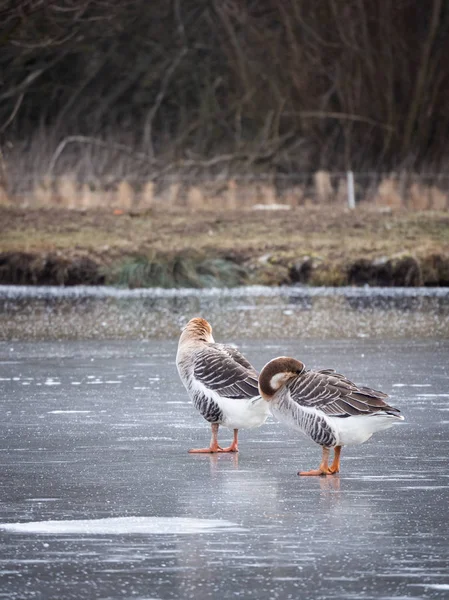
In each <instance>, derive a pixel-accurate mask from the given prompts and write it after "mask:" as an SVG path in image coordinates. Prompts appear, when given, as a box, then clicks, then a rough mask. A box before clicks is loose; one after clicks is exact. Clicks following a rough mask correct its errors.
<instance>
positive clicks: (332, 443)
mask: <svg viewBox="0 0 449 600" xmlns="http://www.w3.org/2000/svg"><path fill="white" fill-rule="evenodd" d="M259 391H260V394H261V396H262V398H264V400H266V401H267V402H268V404H269V405H270V409H271V412H272V414H273V416H274V417H276V418H277V419H278V420H280V421H283V422H284V423H286V424H288V425H291V426H293V427H295V428H296V429H299V430H300V431H301V432H302V433H304V434H305V435H306V436H308V437H309V438H310V439H312V440H313V441H314V442H316V443H317V444H319V445H320V446H322V449H323V455H322V460H321V464H320V466H319V467H318V469H313V470H311V471H302V472H299V473H298V475H330V474H333V473H338V472H339V470H340V452H341V448H342V446H346V445H351V444H362V443H363V442H366V440H368V439H369V438H370V437H371V436H372V435H373V433H376V431H381V430H383V429H388V428H389V427H391V426H392V425H393V424H394V423H395V422H397V421H402V420H403V419H404V417H402V416H401V415H400V414H399V412H400V411H399V410H398V409H397V408H393V407H392V406H389V405H388V404H387V403H386V402H385V399H386V398H388V396H387V394H384V393H383V392H379V391H376V390H372V389H371V388H368V387H361V386H358V385H356V384H355V383H353V382H352V381H349V379H347V378H346V377H344V376H343V375H340V374H339V373H336V372H335V371H334V370H332V369H325V370H322V371H312V370H308V369H306V367H305V366H304V364H303V363H302V362H301V361H299V360H295V359H294V358H289V357H285V356H281V357H279V358H275V359H273V360H271V361H270V362H269V363H267V364H266V365H265V366H264V368H263V369H262V371H261V373H260V376H259ZM331 448H334V460H333V462H332V464H331V465H330V466H329V453H330V449H331Z"/></svg>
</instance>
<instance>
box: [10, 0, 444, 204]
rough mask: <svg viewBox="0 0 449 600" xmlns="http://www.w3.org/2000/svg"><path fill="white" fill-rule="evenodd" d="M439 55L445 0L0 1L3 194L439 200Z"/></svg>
mask: <svg viewBox="0 0 449 600" xmlns="http://www.w3.org/2000/svg"><path fill="white" fill-rule="evenodd" d="M448 57H449V3H448V2H445V1H444V0H429V1H428V2H422V1H420V0H381V1H379V2H373V1H372V0H344V1H341V0H340V1H339V0H318V1H317V0H151V2H148V1H147V0H115V1H114V0H0V150H1V156H0V187H1V189H2V194H3V197H4V199H6V200H7V199H12V198H19V199H20V200H21V201H24V200H25V199H27V198H28V199H29V198H31V197H32V198H33V199H34V200H33V201H34V202H36V203H38V202H39V201H41V202H42V203H44V204H45V203H46V202H51V201H54V202H55V203H60V204H62V205H70V202H71V201H72V202H75V200H73V199H74V198H75V199H76V202H78V203H80V204H81V205H83V206H89V204H91V205H95V204H101V202H108V203H110V204H111V203H112V204H113V203H114V202H115V203H116V204H118V205H124V206H125V207H131V206H133V205H135V204H139V203H141V204H145V202H146V203H147V204H148V205H152V204H154V203H155V202H161V203H165V204H168V205H169V204H176V203H177V202H178V203H181V204H182V203H186V204H187V205H190V206H192V207H195V206H200V207H201V206H202V205H203V204H207V202H214V201H218V200H217V198H218V199H219V198H220V197H221V201H223V198H224V197H225V196H226V199H227V200H226V201H227V202H228V204H229V206H233V205H235V204H236V203H237V204H238V203H239V202H241V199H240V196H239V193H241V190H242V189H243V188H245V186H246V187H250V186H252V189H253V192H252V194H253V196H254V189H255V187H254V185H252V183H251V182H254V181H256V182H257V185H258V186H259V187H258V191H257V192H256V197H254V199H253V200H251V201H252V202H262V203H271V202H273V201H274V202H276V201H277V202H279V201H281V202H285V203H287V204H290V205H292V204H293V205H295V204H301V203H305V204H307V201H308V200H310V198H311V195H310V193H309V192H308V191H307V190H308V189H310V187H311V186H312V187H313V188H314V189H315V193H316V194H318V195H319V196H320V195H321V196H322V197H323V198H324V199H326V198H329V197H335V196H338V195H339V194H340V195H342V196H343V197H344V196H345V193H346V192H345V189H344V186H345V178H344V173H345V172H346V171H347V170H348V169H350V170H353V171H354V172H356V173H360V176H359V178H358V179H357V178H356V186H357V189H356V192H357V194H358V196H359V198H360V197H362V198H364V197H366V195H367V194H368V196H370V197H375V198H377V199H379V198H381V199H382V197H383V198H384V200H385V203H386V204H390V205H394V204H395V202H399V203H400V201H401V199H402V197H403V196H404V190H407V198H408V200H407V201H408V202H409V203H411V205H413V202H414V203H415V204H416V205H417V206H416V207H417V208H420V207H421V208H426V207H427V208H428V207H430V208H440V209H444V208H448V207H449V203H448V189H449V179H448V178H447V177H446V175H445V171H446V165H447V161H448V158H449V60H448ZM385 173H388V174H389V175H385ZM429 173H430V175H429ZM186 182H187V184H188V185H186ZM248 182H249V185H248V186H247V184H248ZM208 186H209V188H210V189H209V188H208ZM220 186H221V187H220ZM212 188H213V190H212ZM245 189H246V188H245ZM211 190H212V191H211ZM223 190H225V192H223ZM413 190H414V191H413ZM108 194H109V195H108ZM111 194H112V195H113V196H114V197H112V196H111ZM223 194H225V196H224V195H223ZM423 197H424V198H425V200H424V201H423V200H422V198H423ZM114 198H115V199H114ZM214 198H215V200H214ZM395 198H396V199H395ZM413 198H415V200H413ZM416 198H419V199H421V200H416ZM70 199H72V200H70ZM419 202H421V205H422V206H419Z"/></svg>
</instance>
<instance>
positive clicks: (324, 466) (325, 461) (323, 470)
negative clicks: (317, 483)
mask: <svg viewBox="0 0 449 600" xmlns="http://www.w3.org/2000/svg"><path fill="white" fill-rule="evenodd" d="M329 452H330V451H329V448H325V447H324V446H323V456H322V458H321V464H320V466H319V467H318V469H312V470H311V471H299V473H298V475H309V476H311V475H329V473H330V471H329Z"/></svg>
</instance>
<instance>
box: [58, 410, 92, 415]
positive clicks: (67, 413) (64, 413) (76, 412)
mask: <svg viewBox="0 0 449 600" xmlns="http://www.w3.org/2000/svg"><path fill="white" fill-rule="evenodd" d="M90 412H92V411H91V410H50V411H48V414H49V415H74V414H80V413H81V414H86V413H90Z"/></svg>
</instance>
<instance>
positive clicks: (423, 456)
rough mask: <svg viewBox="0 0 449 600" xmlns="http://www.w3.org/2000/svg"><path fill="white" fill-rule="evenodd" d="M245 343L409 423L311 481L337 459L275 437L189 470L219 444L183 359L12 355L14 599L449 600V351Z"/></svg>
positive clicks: (116, 349) (432, 346)
mask: <svg viewBox="0 0 449 600" xmlns="http://www.w3.org/2000/svg"><path fill="white" fill-rule="evenodd" d="M211 321H212V319H211ZM212 322H213V321H212ZM217 338H219V339H218V341H236V342H238V340H239V338H235V339H234V338H231V337H226V338H224V337H223V335H221V336H217ZM240 339H241V340H242V343H240V344H239V345H240V347H241V349H242V350H243V352H244V353H245V354H246V355H247V357H248V358H249V359H250V360H251V361H252V362H253V364H254V365H255V366H256V367H258V368H261V367H262V366H263V364H264V363H265V362H266V361H267V360H268V359H270V358H272V357H274V356H277V355H279V354H289V355H292V356H295V357H297V358H300V359H301V360H302V361H304V362H305V363H306V365H307V366H309V367H316V368H325V367H334V368H336V369H338V370H339V371H340V372H343V373H344V374H345V375H347V376H348V377H351V378H353V379H354V380H355V381H357V382H359V383H364V384H367V385H370V386H372V387H374V388H378V389H382V390H384V391H385V392H387V393H389V394H390V395H391V403H392V404H393V405H394V406H397V407H399V408H400V409H401V410H402V411H403V414H404V415H405V418H406V422H405V423H404V424H401V425H398V426H396V427H394V428H393V429H391V430H389V431H386V432H383V433H379V434H377V436H375V437H374V438H373V439H372V440H370V441H369V442H367V443H366V444H364V445H363V446H359V447H352V448H349V449H344V450H343V453H342V471H341V473H340V475H338V476H331V477H326V478H314V477H310V478H299V477H297V475H296V472H297V471H298V469H299V468H302V469H309V468H313V467H316V466H317V464H318V462H319V458H320V454H321V453H320V449H319V448H318V447H317V446H314V445H312V444H310V443H309V442H308V441H307V440H306V439H304V438H302V437H299V435H297V434H295V433H294V432H290V431H287V430H285V429H284V428H283V427H282V426H281V425H279V424H277V423H275V422H273V421H272V420H270V421H269V422H268V423H267V424H266V425H265V426H263V427H262V428H260V429H257V430H254V431H252V432H242V434H241V438H240V453H239V454H238V455H219V456H217V455H214V456H209V455H189V454H187V449H188V448H190V447H192V446H199V445H204V444H205V443H208V441H209V428H208V425H207V424H206V423H205V421H203V420H202V419H201V417H200V416H199V415H198V414H197V413H196V412H195V410H194V409H193V407H192V406H191V404H190V403H189V401H188V399H187V396H186V393H185V391H184V388H183V387H182V385H181V383H180V381H179V379H178V376H177V373H176V370H175V366H174V356H175V351H176V342H175V341H142V342H139V341H133V342H123V341H122V342H120V341H118V342H117V341H115V342H29V343H26V342H13V341H9V342H2V343H0V389H1V393H2V407H3V411H2V419H1V423H0V428H1V443H0V451H1V484H2V486H1V490H2V491H1V503H0V510H1V515H0V522H1V525H0V544H1V552H0V598H8V599H11V600H14V599H16V600H19V599H20V600H22V599H36V600H41V599H42V600H47V599H54V600H56V599H58V600H62V599H64V600H71V599H79V598H83V599H91V598H92V599H103V600H106V599H123V598H126V599H129V598H135V599H138V600H144V599H145V600H157V599H159V600H171V599H196V600H206V599H214V600H215V599H220V600H221V599H224V600H226V599H231V598H232V599H234V598H245V599H246V598H254V599H257V600H268V599H270V600H271V599H277V598H278V599H280V600H286V599H289V598H291V599H297V598H305V599H313V600H314V599H316V600H318V599H322V600H336V599H339V600H348V599H358V598H363V599H367V600H368V599H376V600H379V599H382V600H387V599H393V598H394V599H401V600H405V599H406V598H435V599H439V598H441V599H442V598H448V597H449V526H448V506H449V469H448V454H449V436H448V433H449V360H448V358H449V341H448V340H444V339H426V340H420V341H416V342H411V341H410V340H400V339H396V340H391V339H390V340H389V341H386V340H384V339H374V338H371V339H368V338H362V339H346V340H329V341H324V340H321V341H316V340H311V339H297V340H292V339H286V340H284V341H280V340H279V339H276V340H272V341H270V340H268V341H267V340H264V341H263V342H261V341H258V340H251V339H248V338H245V336H244V335H242V336H241V337H240ZM220 439H221V440H223V441H226V440H228V441H230V439H231V435H230V432H228V431H227V430H225V429H220Z"/></svg>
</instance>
